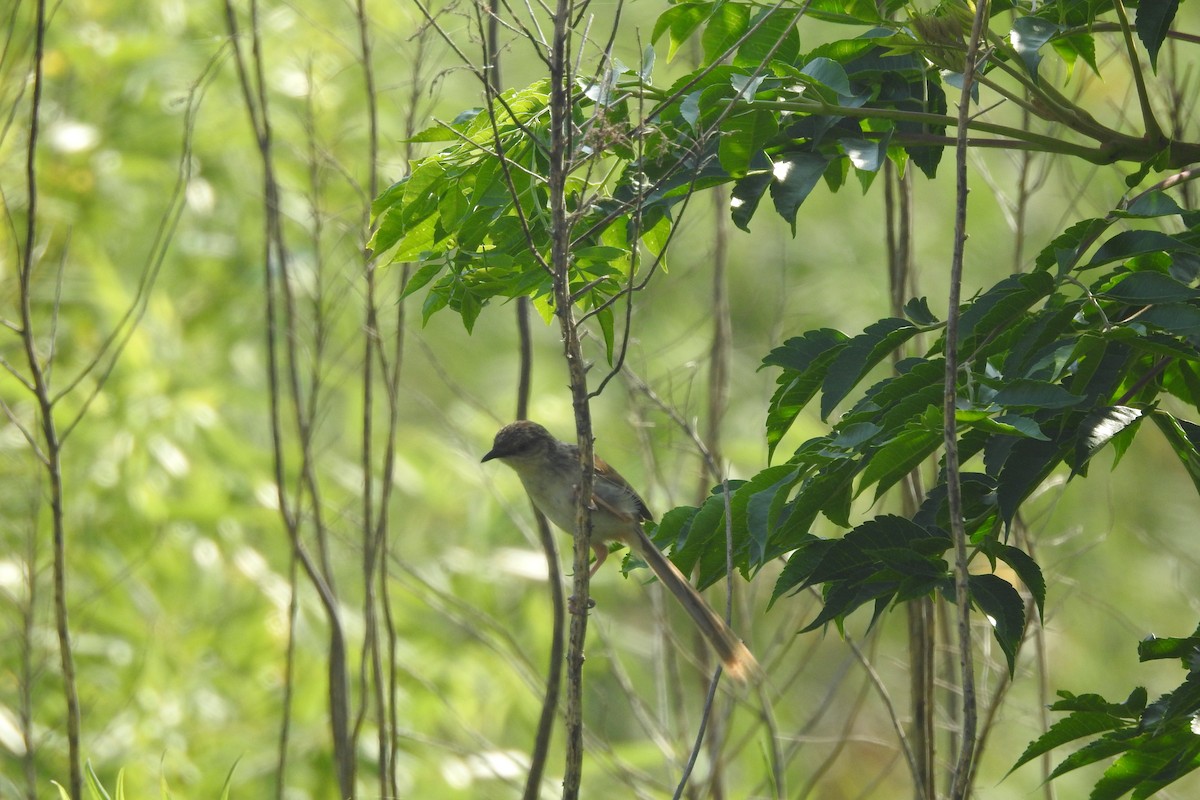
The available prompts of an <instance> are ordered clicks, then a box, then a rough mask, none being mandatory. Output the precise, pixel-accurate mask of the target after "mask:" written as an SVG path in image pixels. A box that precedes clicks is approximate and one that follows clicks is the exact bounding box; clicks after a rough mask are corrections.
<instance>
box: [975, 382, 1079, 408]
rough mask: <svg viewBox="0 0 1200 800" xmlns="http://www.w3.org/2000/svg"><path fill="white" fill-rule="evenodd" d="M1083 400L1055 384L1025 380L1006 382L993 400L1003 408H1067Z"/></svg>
mask: <svg viewBox="0 0 1200 800" xmlns="http://www.w3.org/2000/svg"><path fill="white" fill-rule="evenodd" d="M1083 400H1084V398H1083V397H1080V396H1079V395H1076V394H1071V393H1070V392H1068V391H1067V390H1066V389H1064V388H1063V387H1061V386H1059V385H1058V384H1056V383H1047V382H1046V381H1032V380H1026V379H1020V380H1015V381H1008V382H1006V383H1005V384H1004V386H1003V388H1001V389H1000V390H999V391H998V392H996V394H995V397H994V398H993V402H994V403H996V405H999V406H1004V407H1005V408H1009V407H1023V406H1026V407H1033V408H1069V407H1071V406H1074V405H1078V404H1079V403H1082V402H1083Z"/></svg>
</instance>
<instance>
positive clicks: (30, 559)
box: [18, 505, 39, 800]
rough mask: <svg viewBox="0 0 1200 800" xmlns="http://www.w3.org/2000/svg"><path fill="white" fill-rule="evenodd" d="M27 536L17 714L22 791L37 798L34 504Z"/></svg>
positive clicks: (35, 543)
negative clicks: (18, 717) (34, 689)
mask: <svg viewBox="0 0 1200 800" xmlns="http://www.w3.org/2000/svg"><path fill="white" fill-rule="evenodd" d="M29 517H30V527H29V536H28V537H27V539H26V550H25V576H24V577H25V602H24V603H22V604H21V666H20V670H21V673H20V680H19V684H18V685H19V688H20V706H19V709H18V714H19V716H20V726H21V740H22V741H23V742H24V744H25V749H24V752H23V753H22V754H21V764H22V767H23V768H24V772H25V793H26V797H28V798H29V800H37V785H38V777H37V749H38V748H37V739H36V735H35V733H34V727H33V683H34V674H35V669H34V665H33V639H34V632H35V622H36V609H37V606H38V594H39V592H38V576H37V573H38V569H37V560H38V530H37V507H36V505H34V507H33V508H31V509H30V515H29Z"/></svg>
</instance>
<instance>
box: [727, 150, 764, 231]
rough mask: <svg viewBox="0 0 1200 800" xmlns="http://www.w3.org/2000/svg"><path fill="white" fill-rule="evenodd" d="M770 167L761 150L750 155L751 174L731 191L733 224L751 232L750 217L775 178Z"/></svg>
mask: <svg viewBox="0 0 1200 800" xmlns="http://www.w3.org/2000/svg"><path fill="white" fill-rule="evenodd" d="M770 167H771V162H770V160H769V159H768V158H767V157H766V156H765V155H764V154H763V153H762V151H761V150H760V151H758V152H757V153H754V154H753V155H752V156H751V157H750V171H749V174H747V175H746V177H744V178H742V179H741V180H739V181H737V182H736V183H735V184H734V185H733V190H732V191H731V192H730V193H729V212H730V217H731V218H732V219H733V224H734V225H737V226H738V227H739V228H741V229H742V230H744V231H746V232H747V233H749V232H750V219H751V218H752V217H753V216H754V212H755V211H757V210H758V203H759V201H760V200H762V197H763V195H764V194H766V193H767V188H768V187H769V186H770V185H771V181H773V180H774V176H773V175H772V174H771V169H770Z"/></svg>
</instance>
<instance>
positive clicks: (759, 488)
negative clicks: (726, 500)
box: [731, 465, 803, 564]
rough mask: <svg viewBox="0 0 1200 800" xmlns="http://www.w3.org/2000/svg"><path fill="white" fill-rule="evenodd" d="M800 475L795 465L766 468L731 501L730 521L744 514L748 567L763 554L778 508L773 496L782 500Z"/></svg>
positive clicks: (763, 555)
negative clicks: (748, 538) (775, 510)
mask: <svg viewBox="0 0 1200 800" xmlns="http://www.w3.org/2000/svg"><path fill="white" fill-rule="evenodd" d="M802 475H803V472H802V470H800V469H799V468H797V467H796V466H795V465H783V466H778V467H768V468H766V469H765V470H763V471H762V472H760V473H758V474H757V475H755V476H754V477H753V478H751V479H750V480H749V481H748V482H747V483H746V484H745V485H743V486H742V487H741V488H740V489H739V490H738V492H737V495H735V497H734V498H733V502H732V503H731V506H732V508H731V510H732V511H733V515H734V518H735V519H737V517H738V516H739V513H740V514H744V516H745V521H746V529H747V531H748V532H749V534H750V553H749V558H750V563H751V564H761V563H762V562H763V560H764V557H765V554H766V552H767V542H768V541H769V540H770V538H771V532H772V527H773V525H774V520H773V519H771V515H772V510H773V509H777V508H778V507H779V506H780V505H781V504H779V503H777V502H776V496H777V495H778V494H779V493H780V492H783V493H784V496H785V497H786V495H787V493H788V491H789V490H790V489H791V487H793V486H795V485H796V482H797V481H799V480H800V478H801V477H802Z"/></svg>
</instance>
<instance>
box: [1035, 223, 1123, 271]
mask: <svg viewBox="0 0 1200 800" xmlns="http://www.w3.org/2000/svg"><path fill="white" fill-rule="evenodd" d="M1111 224H1112V223H1110V222H1109V221H1108V220H1104V219H1100V218H1098V217H1093V218H1091V219H1084V220H1080V221H1079V222H1076V223H1075V224H1074V225H1072V226H1071V227H1069V228H1067V229H1066V230H1065V231H1063V232H1062V233H1061V234H1059V235H1058V236H1056V237H1054V240H1053V241H1051V242H1050V244H1048V245H1046V246H1045V247H1044V248H1042V250H1041V252H1040V253H1038V255H1037V259H1036V262H1035V264H1036V268H1037V270H1038V271H1039V272H1043V271H1046V270H1048V269H1050V267H1053V266H1057V267H1058V274H1059V275H1060V276H1061V275H1065V274H1066V273H1067V272H1069V271H1071V269H1072V268H1074V266H1075V261H1076V258H1077V254H1078V256H1080V257H1081V256H1082V255H1083V254H1082V253H1080V252H1079V249H1080V247H1081V246H1082V245H1083V244H1084V243H1088V242H1091V241H1093V240H1094V237H1096V236H1099V235H1100V234H1101V233H1102V232H1103V231H1104V229H1105V228H1107V227H1109V225H1111Z"/></svg>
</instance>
